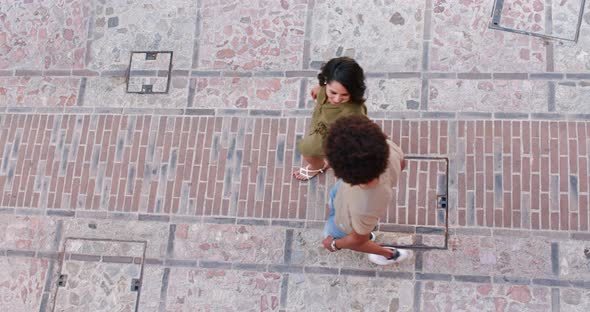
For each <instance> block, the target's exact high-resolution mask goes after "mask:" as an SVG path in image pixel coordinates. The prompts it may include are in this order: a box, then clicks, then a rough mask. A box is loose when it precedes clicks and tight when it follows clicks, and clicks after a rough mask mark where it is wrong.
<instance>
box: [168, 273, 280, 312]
mask: <svg viewBox="0 0 590 312" xmlns="http://www.w3.org/2000/svg"><path fill="white" fill-rule="evenodd" d="M169 280H170V281H174V282H173V283H170V285H169V288H168V292H167V296H166V308H165V311H195V309H196V310H203V311H208V310H223V311H278V310H279V298H280V286H281V281H282V277H281V275H280V274H276V273H260V272H248V271H240V272H234V271H226V270H215V269H213V270H192V269H184V268H172V269H170V277H169Z"/></svg>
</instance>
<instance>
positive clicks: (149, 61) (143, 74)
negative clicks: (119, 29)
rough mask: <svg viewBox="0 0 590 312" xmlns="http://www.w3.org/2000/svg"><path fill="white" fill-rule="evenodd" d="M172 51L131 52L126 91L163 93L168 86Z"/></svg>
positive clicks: (166, 90)
mask: <svg viewBox="0 0 590 312" xmlns="http://www.w3.org/2000/svg"><path fill="white" fill-rule="evenodd" d="M171 71H172V51H153V52H149V51H143V52H131V58H130V60H129V70H128V72H127V73H128V74H127V90H126V91H127V93H139V94H165V93H168V89H169V87H170V72H171Z"/></svg>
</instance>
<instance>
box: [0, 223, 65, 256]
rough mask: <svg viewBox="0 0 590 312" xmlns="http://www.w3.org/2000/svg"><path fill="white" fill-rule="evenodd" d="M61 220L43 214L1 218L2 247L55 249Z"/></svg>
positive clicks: (40, 249) (0, 241) (0, 245)
mask: <svg viewBox="0 0 590 312" xmlns="http://www.w3.org/2000/svg"><path fill="white" fill-rule="evenodd" d="M60 227H61V225H60V224H59V221H57V220H55V219H51V218H47V217H41V216H10V215H2V217H1V218H0V249H8V250H17V249H20V250H29V251H54V250H55V248H56V247H57V243H58V242H57V241H56V239H57V238H58V233H59V231H60Z"/></svg>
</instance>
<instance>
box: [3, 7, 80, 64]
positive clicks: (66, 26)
mask: <svg viewBox="0 0 590 312" xmlns="http://www.w3.org/2000/svg"><path fill="white" fill-rule="evenodd" d="M0 12H2V15H3V17H4V18H3V19H2V23H1V24H0V29H2V30H3V31H2V33H1V35H0V48H1V50H0V51H2V53H0V69H7V68H19V69H20V68H24V69H72V68H83V67H84V55H85V54H86V39H87V35H88V30H87V27H88V20H89V18H90V2H89V1H83V0H76V1H67V2H60V1H57V2H55V1H52V2H47V1H44V2H33V1H22V0H16V1H3V2H2V3H0ZM7 17H8V18H7Z"/></svg>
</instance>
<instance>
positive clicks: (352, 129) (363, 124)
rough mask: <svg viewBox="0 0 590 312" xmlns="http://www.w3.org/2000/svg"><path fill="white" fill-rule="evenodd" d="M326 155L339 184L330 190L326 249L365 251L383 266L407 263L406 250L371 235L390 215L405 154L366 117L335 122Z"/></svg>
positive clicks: (372, 259) (325, 239)
mask: <svg viewBox="0 0 590 312" xmlns="http://www.w3.org/2000/svg"><path fill="white" fill-rule="evenodd" d="M325 151H326V157H327V159H328V161H329V163H330V165H331V166H332V169H333V170H334V174H335V175H336V177H338V178H339V180H338V182H336V185H334V187H333V188H332V190H331V191H330V201H329V207H330V215H329V217H328V220H327V221H326V225H325V227H324V236H325V238H324V240H323V241H322V244H323V245H324V247H325V248H326V249H328V250H329V251H331V252H333V251H336V250H339V249H342V248H347V249H351V250H356V251H360V252H365V253H368V254H369V256H368V257H369V260H370V261H371V262H373V263H376V264H379V265H385V264H390V263H397V262H400V261H402V260H404V259H406V258H407V257H408V256H409V252H408V251H407V250H404V249H399V248H392V247H383V246H380V245H378V244H376V243H374V242H373V241H374V239H375V235H374V234H373V233H372V232H371V231H372V230H373V229H374V228H375V226H376V225H377V223H378V222H379V218H380V217H382V216H384V215H385V213H386V212H387V209H388V207H389V204H390V203H391V201H392V197H393V187H394V186H395V185H396V184H397V180H398V177H399V175H400V173H401V171H402V170H403V168H404V167H405V161H404V153H403V152H402V150H401V149H400V148H399V146H397V145H396V144H395V143H393V142H392V141H390V140H389V139H387V136H386V135H385V134H384V133H383V131H382V130H381V128H380V127H379V126H378V125H377V124H375V123H374V122H372V121H371V120H369V119H368V118H367V117H364V116H349V117H343V118H340V119H338V120H337V121H336V122H334V124H333V125H332V127H331V128H330V132H329V134H328V136H327V138H326V141H325Z"/></svg>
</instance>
